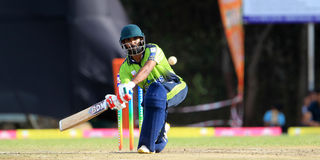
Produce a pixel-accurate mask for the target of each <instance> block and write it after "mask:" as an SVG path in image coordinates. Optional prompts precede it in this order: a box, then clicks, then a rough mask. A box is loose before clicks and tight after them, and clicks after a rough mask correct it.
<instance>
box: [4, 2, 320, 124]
mask: <svg viewBox="0 0 320 160" xmlns="http://www.w3.org/2000/svg"><path fill="white" fill-rule="evenodd" d="M219 2H220V3H223V1H212V0H202V1H182V0H175V1H172V0H161V1H159V0H156V1H147V0H137V1H130V0H90V1H88V0H68V1H65V0H46V1H41V0H29V1H22V0H4V1H0V77H1V78H0V129H15V128H56V127H57V122H58V120H59V119H61V118H64V117H66V116H69V115H70V114H73V113H75V112H78V111H80V110H82V109H85V108H87V107H89V106H90V105H92V104H94V103H96V102H98V101H100V100H102V99H103V98H104V96H105V95H106V94H107V93H114V88H113V76H112V59H113V58H121V57H125V54H124V53H123V52H122V51H121V48H120V45H119V35H120V31H121V29H122V27H123V26H124V25H126V24H129V23H134V24H137V25H138V26H140V28H141V29H142V30H143V32H144V33H145V35H146V41H147V43H151V42H152V43H156V44H158V45H159V46H160V47H161V48H162V49H163V51H164V53H165V54H166V56H167V57H169V56H176V57H177V59H178V63H177V64H176V65H174V66H173V69H174V70H175V72H176V73H177V74H178V75H179V76H181V77H182V78H183V79H184V80H185V81H186V82H187V84H188V86H189V92H188V96H187V98H186V100H185V101H184V102H183V103H182V104H181V105H180V106H178V108H177V109H175V110H172V111H170V113H169V116H168V120H169V122H170V123H171V124H172V125H173V126H263V125H265V124H264V122H263V117H264V113H265V112H266V111H267V110H269V109H270V108H271V106H273V105H274V104H279V105H280V106H281V111H282V112H283V114H284V115H285V116H286V123H285V126H298V125H302V124H301V118H302V110H301V107H302V106H303V105H304V97H305V96H306V95H307V94H308V93H309V91H311V90H313V89H316V88H319V87H320V83H319V82H320V56H319V54H318V53H319V52H320V51H319V45H318V44H320V42H319V36H317V35H319V29H320V28H319V25H318V24H316V23H314V24H313V29H314V32H313V35H314V57H313V59H312V60H313V61H314V67H313V70H312V72H313V74H314V82H313V83H314V85H313V87H312V88H311V89H310V87H309V86H308V85H309V82H310V81H309V79H308V71H309V69H308V64H309V63H308V44H309V43H308V42H309V41H308V38H309V36H310V35H308V31H309V30H310V28H308V27H310V26H309V23H308V22H300V21H299V22H293V23H288V22H285V21H282V22H283V23H281V22H275V23H272V22H263V23H262V22H258V21H257V23H252V22H254V21H250V19H249V20H248V19H247V20H248V21H244V23H242V22H241V25H242V26H241V27H243V34H244V36H243V40H244V44H243V46H244V57H243V61H244V66H243V67H244V68H243V70H244V73H243V76H244V77H243V78H244V81H243V90H241V89H240V90H239V84H240V83H239V75H237V74H239V73H238V72H237V71H236V69H235V65H234V64H235V62H234V61H235V60H233V58H232V56H231V55H232V54H231V53H230V52H231V50H230V49H229V48H230V47H229V45H228V39H227V36H226V31H225V29H224V24H223V20H222V16H223V15H221V13H222V12H221V7H219ZM220 5H221V4H220ZM311 22H312V21H311ZM314 22H317V20H314ZM309 62H310V60H309ZM237 96H240V97H241V98H240V99H241V100H239V101H237V103H233V102H231V103H229V101H228V100H232V99H233V98H234V97H237ZM204 104H210V106H214V105H216V106H218V107H216V108H215V109H213V110H203V111H200V112H184V113H183V112H181V111H179V108H188V107H189V108H194V107H197V106H198V107H200V108H201V107H203V105H204ZM279 105H277V106H279ZM232 108H235V109H234V110H233V109H232ZM234 117H236V118H234ZM116 118H117V117H116V112H115V111H107V112H104V113H103V114H102V115H100V116H98V117H96V118H95V119H93V120H91V121H90V124H91V125H92V126H93V127H96V128H99V127H116V121H117V120H116ZM235 119H238V120H239V121H240V122H239V123H237V124H236V125H234V123H233V122H232V121H230V120H235Z"/></svg>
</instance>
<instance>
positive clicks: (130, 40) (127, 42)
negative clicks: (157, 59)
mask: <svg viewBox="0 0 320 160" xmlns="http://www.w3.org/2000/svg"><path fill="white" fill-rule="evenodd" d="M140 41H141V37H132V38H127V39H124V40H123V44H125V46H126V47H128V48H129V47H131V46H137V45H138V44H139V43H140Z"/></svg>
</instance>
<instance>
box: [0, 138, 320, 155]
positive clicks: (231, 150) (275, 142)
mask: <svg viewBox="0 0 320 160" xmlns="http://www.w3.org/2000/svg"><path fill="white" fill-rule="evenodd" d="M137 141H138V140H137V139H135V145H137ZM124 143H125V144H124V149H123V151H118V148H117V144H118V139H116V138H113V139H109V138H106V139H101V138H99V139H98V138H97V139H41V140H30V139H29V140H1V141H0V159H1V160H2V159H5V160H15V159H16V160H43V159H49V160H59V159H61V160H71V159H75V160H91V159H95V160H96V159H97V160H98V159H99V160H100V159H119V160H120V159H121V160H125V159H139V160H144V159H159V160H160V159H161V160H162V159H170V160H181V159H182V160H184V159H185V160H195V159H201V160H202V159H204V160H209V159H210V160H211V159H226V160H229V159H235V160H247V159H266V160H267V159H297V160H298V159H299V160H301V159H303V160H308V159H314V160H316V159H317V160H319V159H320V135H312V136H311V135H308V136H279V137H220V138H217V137H207V138H170V137H169V143H168V145H167V147H166V149H165V150H164V151H163V152H161V153H158V154H152V155H142V154H138V153H136V152H135V151H132V152H130V151H129V149H128V148H129V147H128V143H129V142H128V139H125V141H124Z"/></svg>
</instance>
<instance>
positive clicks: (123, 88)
mask: <svg viewBox="0 0 320 160" xmlns="http://www.w3.org/2000/svg"><path fill="white" fill-rule="evenodd" d="M134 86H136V84H135V83H134V82H132V81H130V82H129V83H126V84H124V83H122V84H120V85H119V86H118V95H117V96H118V99H119V101H120V102H125V103H128V102H129V101H130V99H131V98H132V97H131V95H130V94H129V93H130V92H131V93H133V91H132V89H133V88H134Z"/></svg>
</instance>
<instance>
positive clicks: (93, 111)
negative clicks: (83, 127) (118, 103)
mask: <svg viewBox="0 0 320 160" xmlns="http://www.w3.org/2000/svg"><path fill="white" fill-rule="evenodd" d="M108 108H109V106H108V103H107V102H106V100H105V99H104V100H102V101H100V102H98V103H96V104H94V105H92V106H90V107H88V108H86V109H84V110H82V111H80V112H78V113H75V114H73V115H71V116H69V117H66V118H64V119H62V120H60V121H59V129H60V131H64V130H67V129H69V128H72V127H74V126H76V125H79V124H81V123H84V122H86V121H88V120H90V119H92V118H94V117H96V116H98V115H99V114H101V113H103V112H104V111H106V110H107V109H108Z"/></svg>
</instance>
